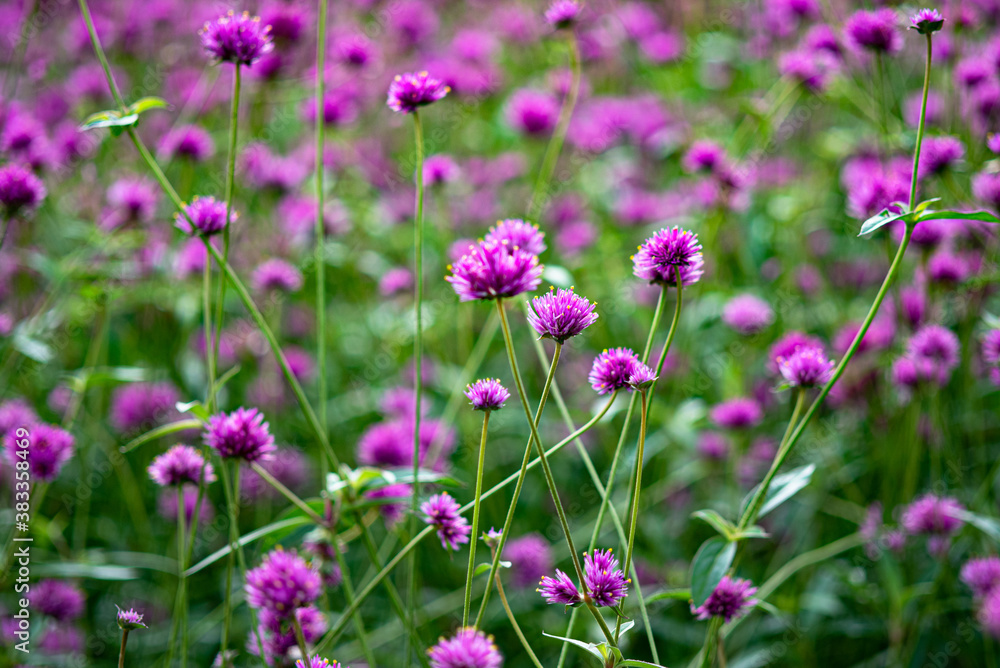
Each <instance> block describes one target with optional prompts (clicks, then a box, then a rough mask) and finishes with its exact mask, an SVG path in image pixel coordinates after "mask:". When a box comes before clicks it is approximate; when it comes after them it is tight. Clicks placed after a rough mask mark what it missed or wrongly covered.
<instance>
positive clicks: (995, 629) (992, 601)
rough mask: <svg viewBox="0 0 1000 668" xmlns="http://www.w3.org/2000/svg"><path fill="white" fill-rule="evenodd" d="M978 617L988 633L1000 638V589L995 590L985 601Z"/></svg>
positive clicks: (980, 607)
mask: <svg viewBox="0 0 1000 668" xmlns="http://www.w3.org/2000/svg"><path fill="white" fill-rule="evenodd" d="M976 617H978V618H979V623H980V624H982V625H983V629H984V630H985V631H986V632H987V633H989V634H990V635H991V636H993V637H994V638H1000V589H994V590H993V591H992V592H991V593H990V594H989V595H988V596H987V597H986V598H985V599H983V602H982V603H981V604H980V606H979V612H978V613H977V615H976Z"/></svg>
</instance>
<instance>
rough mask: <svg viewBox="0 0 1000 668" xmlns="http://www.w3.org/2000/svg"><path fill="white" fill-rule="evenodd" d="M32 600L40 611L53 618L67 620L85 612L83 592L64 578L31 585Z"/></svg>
mask: <svg viewBox="0 0 1000 668" xmlns="http://www.w3.org/2000/svg"><path fill="white" fill-rule="evenodd" d="M31 593H32V597H31V602H32V603H34V604H35V605H37V606H38V611H39V612H41V613H42V614H43V615H48V616H49V617H52V618H53V619H55V620H57V621H60V622H65V621H71V620H73V619H76V618H77V617H79V616H80V615H82V614H83V607H84V603H85V600H84V596H83V592H82V591H81V590H80V589H79V588H78V587H74V586H73V585H71V584H70V583H68V582H64V581H63V580H42V581H41V582H39V583H38V584H37V585H36V584H33V585H31Z"/></svg>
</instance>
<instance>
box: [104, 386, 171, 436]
mask: <svg viewBox="0 0 1000 668" xmlns="http://www.w3.org/2000/svg"><path fill="white" fill-rule="evenodd" d="M178 399H180V395H179V394H178V393H177V388H175V387H174V386H173V385H172V384H170V383H129V384H128V385H122V386H121V387H119V388H116V389H115V391H114V393H113V394H112V395H111V424H112V425H113V426H114V428H115V429H117V430H118V431H119V432H121V433H123V434H127V433H130V432H135V431H140V430H143V429H148V428H150V427H153V426H155V425H157V424H161V423H163V422H164V421H165V419H166V418H168V417H169V416H171V415H172V414H173V413H174V412H175V408H174V405H175V404H176V403H177V401H178Z"/></svg>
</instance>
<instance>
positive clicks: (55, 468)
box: [6, 422, 75, 482]
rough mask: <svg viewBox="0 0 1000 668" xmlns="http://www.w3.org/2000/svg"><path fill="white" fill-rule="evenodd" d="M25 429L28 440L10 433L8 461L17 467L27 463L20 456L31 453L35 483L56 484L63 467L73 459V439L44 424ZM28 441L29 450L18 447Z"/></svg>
mask: <svg viewBox="0 0 1000 668" xmlns="http://www.w3.org/2000/svg"><path fill="white" fill-rule="evenodd" d="M25 426H26V429H27V432H28V435H27V436H18V435H17V432H18V430H17V429H16V428H15V429H12V430H11V431H9V432H7V439H6V446H7V461H8V462H9V463H10V465H11V466H12V467H13V466H15V465H16V464H17V462H20V461H24V460H23V459H22V458H21V456H20V454H19V453H21V452H27V461H28V470H29V471H30V472H31V479H32V480H33V481H35V482H37V481H42V482H50V481H52V480H55V478H56V476H58V475H59V471H61V470H62V467H63V465H64V464H66V462H67V461H69V458H70V457H72V456H73V446H74V443H75V441H74V439H73V436H72V435H71V434H70V433H69V432H67V431H63V430H62V429H60V428H59V427H55V426H53V425H50V424H45V423H41V422H39V423H36V424H33V425H25ZM24 439H27V440H28V442H29V444H30V445H29V446H28V447H27V448H21V447H18V441H23V440H24Z"/></svg>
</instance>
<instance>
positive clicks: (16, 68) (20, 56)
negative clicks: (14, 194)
mask: <svg viewBox="0 0 1000 668" xmlns="http://www.w3.org/2000/svg"><path fill="white" fill-rule="evenodd" d="M39 4H40V3H39V0H32V1H31V8H30V9H29V10H28V15H27V16H26V17H24V21H23V22H22V23H21V31H20V33H19V34H18V37H17V46H16V47H15V48H14V53H12V54H11V58H10V60H9V61H8V62H7V73H6V75H5V76H4V81H3V85H4V94H3V96H4V99H5V100H13V99H14V96H15V94H16V93H17V84H18V82H19V81H20V80H21V74H22V73H23V71H24V54H25V52H26V51H27V50H28V31H29V30H30V29H31V24H32V23H33V22H34V20H35V17H36V16H37V15H38V5H39ZM2 246H3V235H0V247H2Z"/></svg>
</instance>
